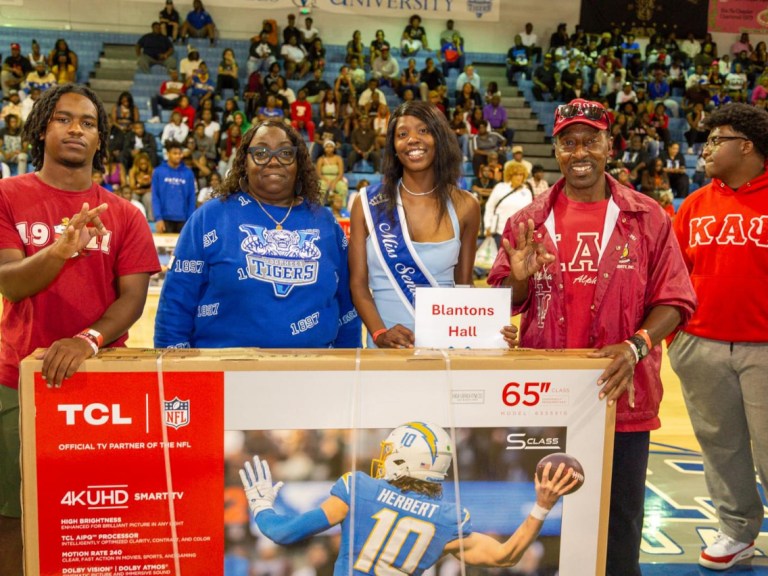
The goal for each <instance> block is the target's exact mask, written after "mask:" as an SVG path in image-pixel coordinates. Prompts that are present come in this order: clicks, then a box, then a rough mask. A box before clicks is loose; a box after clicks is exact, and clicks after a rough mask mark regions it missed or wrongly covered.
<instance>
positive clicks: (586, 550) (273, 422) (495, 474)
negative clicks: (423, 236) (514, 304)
mask: <svg viewBox="0 0 768 576" xmlns="http://www.w3.org/2000/svg"><path fill="white" fill-rule="evenodd" d="M607 362H608V361H607V360H604V359H591V358H588V357H587V356H586V351H564V352H553V353H541V352H532V351H499V352H491V351H471V350H462V351H450V352H449V351H433V350H416V351H414V350H403V351H390V350H387V351H380V350H370V351H369V350H357V351H355V350H351V351H341V350H329V351H321V352H318V351H315V350H242V349H230V350H219V351H213V350H206V351H200V350H168V351H160V350H130V349H122V350H117V349H115V350H106V351H103V352H101V353H100V354H99V357H98V358H96V359H92V360H88V361H87V362H86V363H85V365H84V367H83V369H81V371H80V372H78V373H77V374H76V375H75V376H74V377H72V378H70V379H68V380H67V381H65V383H64V385H63V386H62V387H61V388H59V389H50V388H48V387H47V386H46V383H45V382H44V381H43V380H42V378H41V375H40V369H41V366H42V363H41V361H38V360H33V359H31V358H30V359H27V360H25V361H24V362H23V363H22V384H21V402H22V406H21V409H22V437H23V439H24V441H23V446H22V461H23V492H24V493H23V503H24V535H25V561H26V566H25V567H26V571H27V573H29V574H36V575H40V576H54V575H56V576H62V575H64V574H84V575H87V574H104V575H108V576H161V575H173V576H181V575H184V576H241V575H248V574H252V573H261V572H263V571H264V570H267V569H270V570H276V571H278V572H279V573H282V571H283V570H288V567H291V570H290V571H289V572H286V573H291V572H293V571H295V570H298V569H300V568H301V567H306V568H309V567H313V568H315V569H316V570H317V571H318V572H321V571H326V570H327V571H328V573H330V572H331V571H333V563H334V562H336V561H337V560H338V561H339V562H343V561H344V560H345V557H344V556H343V555H342V554H341V553H340V551H339V550H340V539H339V536H340V534H347V535H348V534H349V533H350V531H351V533H352V534H354V533H355V532H356V531H357V532H358V533H359V534H362V536H360V535H358V536H355V537H354V538H356V539H359V538H363V537H366V536H367V535H368V532H370V536H371V537H370V538H369V539H367V540H365V547H364V553H363V552H361V556H360V557H359V558H350V559H349V561H352V562H354V566H355V573H357V574H380V573H382V571H384V572H386V571H387V570H399V571H400V572H398V573H402V574H408V573H413V571H414V570H415V568H414V567H415V566H416V562H417V561H418V562H428V561H427V560H422V559H421V556H420V554H422V553H423V546H426V544H428V543H429V542H430V541H431V539H432V538H433V536H434V534H435V533H434V530H435V528H433V525H434V526H437V520H435V519H434V518H433V514H435V511H436V510H439V509H440V508H441V507H442V506H455V509H456V510H462V511H464V513H466V515H467V516H466V518H468V519H471V522H469V523H467V524H460V522H459V518H457V517H456V516H454V520H453V522H455V524H454V528H453V529H454V530H458V528H457V527H458V526H459V525H461V526H462V529H466V530H468V531H471V532H472V533H479V534H487V535H490V536H491V537H492V538H494V539H495V540H497V541H504V540H506V539H507V538H509V537H510V536H511V535H512V534H513V533H515V531H516V530H517V529H518V527H519V526H520V525H521V524H523V522H524V521H525V519H526V518H527V516H528V514H529V513H530V512H531V510H532V508H533V505H534V504H535V503H536V489H535V484H534V475H535V474H539V475H541V474H542V468H543V464H542V460H543V459H545V458H546V460H544V461H545V462H546V461H549V460H553V461H555V462H560V461H567V462H569V463H571V464H570V466H573V467H574V470H575V471H576V476H575V477H576V478H577V479H578V480H579V483H578V484H577V488H578V489H576V490H575V491H574V492H573V493H571V494H568V495H565V496H563V497H561V498H560V499H559V500H558V502H557V504H556V505H555V506H554V508H553V509H552V511H551V512H550V514H549V516H548V517H547V519H546V521H545V522H544V524H543V528H542V530H541V532H540V533H539V535H538V537H537V539H536V541H534V542H533V543H532V544H531V545H530V546H529V547H528V549H527V550H526V552H525V554H524V555H523V557H522V558H521V559H520V565H521V566H522V565H523V564H525V565H526V566H534V565H535V566H538V567H539V568H540V569H541V570H542V571H543V573H555V572H558V571H559V574H560V575H561V576H584V575H587V574H589V575H591V574H595V575H600V574H603V573H604V570H605V543H606V536H607V521H608V520H607V517H608V502H609V494H610V465H611V455H612V450H613V418H614V412H613V410H612V409H610V410H609V409H608V408H607V406H606V404H605V402H601V401H599V400H598V397H597V392H598V388H597V386H596V384H595V383H596V380H597V378H598V376H599V375H600V374H601V373H602V370H603V369H604V367H605V366H606V365H607ZM409 423H410V424H409ZM406 424H407V429H408V430H409V431H410V430H412V431H413V433H411V432H408V433H407V434H406V436H405V438H404V439H403V441H404V442H405V444H407V445H410V444H411V443H412V442H414V439H415V438H416V437H417V436H420V437H421V438H422V440H425V441H426V442H427V443H428V444H429V445H430V446H438V447H440V448H439V451H440V453H441V454H443V456H441V458H443V460H442V464H443V465H444V467H445V469H446V470H447V476H446V478H445V480H444V481H443V482H442V483H441V486H442V496H438V497H434V499H429V498H426V497H421V500H419V499H418V498H417V497H416V496H413V497H411V496H409V495H408V494H411V493H406V495H405V496H398V495H397V493H396V489H395V488H394V487H393V486H394V484H392V485H390V484H389V482H388V481H387V480H375V479H374V477H372V476H369V474H371V473H372V466H371V463H372V461H373V460H375V459H378V458H379V457H380V454H382V452H381V448H382V446H384V447H386V444H382V441H384V440H386V439H387V438H388V436H389V435H390V432H392V431H393V430H395V431H397V430H402V429H403V425H406ZM393 434H394V433H393ZM446 439H447V440H446ZM444 440H445V441H444ZM446 443H447V447H446ZM430 449H431V448H430ZM437 450H438V449H437V448H436V451H437ZM446 454H447V456H446ZM256 455H258V456H259V457H260V458H261V460H262V461H264V462H267V463H268V464H269V466H270V468H271V471H272V477H273V481H274V482H275V483H276V482H284V483H285V487H284V488H283V489H282V490H281V491H280V492H279V495H278V497H277V500H276V501H275V504H274V507H275V510H276V512H277V513H278V514H287V515H291V516H293V515H298V514H303V513H305V512H309V511H311V510H313V509H315V508H317V507H318V506H319V505H320V503H322V502H323V501H324V500H326V499H328V497H329V496H330V494H331V493H332V491H333V494H336V493H337V492H338V490H339V489H340V487H345V486H346V487H349V486H351V496H350V498H352V500H351V502H350V507H351V508H350V510H357V513H356V514H357V515H355V516H352V517H351V518H353V519H352V520H350V518H347V520H345V521H344V522H343V523H342V524H340V525H337V526H333V527H331V529H329V530H327V531H325V532H322V533H318V534H316V535H315V536H312V537H310V538H307V539H304V540H302V541H299V542H297V543H296V544H292V545H291V546H281V545H279V544H276V543H274V542H272V541H271V540H269V539H268V538H267V537H266V536H264V535H263V534H262V533H261V532H260V531H259V529H258V527H257V526H256V524H255V522H254V521H253V517H252V514H251V513H250V510H249V509H248V502H247V498H246V495H245V492H244V490H243V487H242V483H241V480H240V476H239V470H240V469H241V468H242V467H243V465H244V463H245V462H250V461H251V460H252V459H253V457H254V456H256ZM433 462H434V460H433ZM374 468H375V467H374ZM370 484H373V485H375V486H378V487H379V488H378V493H377V495H376V496H374V497H372V498H371V499H360V500H357V499H356V498H357V496H356V495H357V490H358V489H359V490H361V491H362V490H363V487H364V486H365V485H370ZM356 486H357V488H356ZM362 494H363V493H362V492H361V496H360V498H363V496H362ZM425 498H426V499H425ZM430 498H433V497H430ZM349 514H350V515H351V514H353V512H351V511H350V512H349ZM448 517H449V518H450V516H448ZM358 518H359V519H358ZM435 518H436V516H435ZM366 519H367V520H366ZM441 529H442V530H445V529H446V527H445V525H444V524H443V525H442V528H441ZM402 530H405V531H404V532H403V531H402ZM449 531H450V527H449ZM457 533H458V534H459V536H458V537H456V538H457V539H456V540H452V541H453V542H459V541H462V539H464V541H466V542H467V545H468V544H469V543H470V542H471V540H468V539H467V538H471V536H472V535H471V534H465V535H464V536H461V534H462V532H461V531H460V530H459V531H458V532H457ZM408 534H410V536H409V535H408ZM374 535H375V536H376V537H375V538H374ZM434 537H435V538H437V536H434ZM448 540H449V541H451V538H449V539H448ZM355 541H357V540H355ZM374 548H375V549H374ZM446 549H448V547H447V546H446ZM441 550H442V545H441V547H440V548H438V553H439V552H441ZM438 556H439V558H436V559H435V560H434V561H432V560H430V561H429V562H430V563H431V564H434V565H435V566H436V571H435V574H436V575H437V576H447V575H452V574H455V573H457V571H459V570H461V569H462V568H461V566H460V562H461V561H462V559H464V560H465V561H466V563H467V565H468V566H469V565H470V564H472V562H471V560H472V556H471V555H470V554H469V552H467V551H462V550H461V548H457V549H456V551H455V552H453V555H446V554H444V553H439V554H438ZM269 567H271V568H269ZM426 567H427V566H426V565H422V564H419V569H423V568H426ZM276 573H277V572H276ZM323 573H325V572H323ZM348 573H351V571H349V572H347V571H342V572H341V574H343V575H344V576H347V574H348ZM337 574H339V572H337Z"/></svg>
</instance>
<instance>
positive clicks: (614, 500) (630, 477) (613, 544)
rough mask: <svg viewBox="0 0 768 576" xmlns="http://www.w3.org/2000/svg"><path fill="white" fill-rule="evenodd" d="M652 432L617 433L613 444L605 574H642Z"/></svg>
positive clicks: (618, 575)
mask: <svg viewBox="0 0 768 576" xmlns="http://www.w3.org/2000/svg"><path fill="white" fill-rule="evenodd" d="M650 439H651V434H650V432H617V433H616V435H615V436H614V445H613V475H612V478H611V512H610V517H609V519H608V562H607V568H606V572H605V573H606V576H641V572H640V541H641V538H642V532H643V506H644V504H645V474H646V470H647V468H648V448H649V445H650Z"/></svg>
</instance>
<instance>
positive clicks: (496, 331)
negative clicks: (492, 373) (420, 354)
mask: <svg viewBox="0 0 768 576" xmlns="http://www.w3.org/2000/svg"><path fill="white" fill-rule="evenodd" d="M511 309H512V289H511V288H469V287H467V288H429V287H424V288H416V346H421V347H425V348H506V347H507V344H506V342H504V338H503V337H502V335H501V332H500V331H501V329H502V328H503V327H504V326H506V325H508V324H510V323H511V322H510V315H511Z"/></svg>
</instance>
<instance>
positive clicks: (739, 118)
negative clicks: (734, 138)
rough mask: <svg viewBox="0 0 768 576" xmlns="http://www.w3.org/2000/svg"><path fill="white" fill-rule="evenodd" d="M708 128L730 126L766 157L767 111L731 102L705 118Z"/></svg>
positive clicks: (767, 141) (767, 149)
mask: <svg viewBox="0 0 768 576" xmlns="http://www.w3.org/2000/svg"><path fill="white" fill-rule="evenodd" d="M704 123H705V125H706V128H707V129H708V130H714V129H715V128H717V127H718V126H730V127H731V128H733V129H734V130H736V132H740V133H741V134H744V136H746V137H747V138H748V139H749V141H750V142H752V144H754V145H755V148H756V149H757V151H758V153H759V154H760V155H761V156H762V157H763V159H765V158H768V112H766V111H765V110H763V109H761V108H757V107H756V106H750V105H749V104H741V103H737V102H732V103H730V104H728V105H727V106H722V107H720V108H718V109H717V110H715V111H714V112H712V114H710V115H709V116H708V117H706V118H705V120H704Z"/></svg>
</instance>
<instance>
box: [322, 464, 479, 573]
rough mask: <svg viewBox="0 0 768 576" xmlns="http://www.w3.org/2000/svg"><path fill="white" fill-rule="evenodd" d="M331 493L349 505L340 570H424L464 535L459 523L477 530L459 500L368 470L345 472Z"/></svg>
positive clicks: (338, 563)
mask: <svg viewBox="0 0 768 576" xmlns="http://www.w3.org/2000/svg"><path fill="white" fill-rule="evenodd" d="M331 494H333V495H334V496H336V497H338V498H341V499H342V500H343V501H344V502H345V503H346V504H347V505H348V506H349V514H348V515H347V517H346V518H345V519H344V521H343V522H342V524H341V549H340V550H339V557H338V558H337V559H336V566H335V570H334V575H335V576H350V574H354V575H363V574H375V575H377V576H400V575H403V574H415V575H418V574H421V573H422V572H424V570H426V569H427V568H429V567H430V566H432V565H433V564H434V563H435V562H437V561H438V559H439V558H440V556H442V554H443V548H445V545H446V544H448V543H449V542H452V541H453V540H456V539H458V538H459V527H461V533H462V536H468V535H469V534H470V533H471V532H472V526H471V523H470V521H469V512H467V510H461V512H459V510H458V507H457V506H456V503H455V502H453V501H451V500H447V499H443V498H437V499H436V498H430V497H429V496H425V495H423V494H419V493H416V492H403V491H402V490H399V489H398V488H395V487H394V486H393V485H392V484H390V483H389V482H387V481H386V480H376V479H373V478H371V477H370V476H368V475H367V474H365V473H363V472H355V473H354V476H353V474H352V473H347V474H345V475H344V476H342V477H341V478H339V479H338V480H337V481H336V483H335V484H334V485H333V488H332V489H331ZM350 564H352V570H350V568H349V566H350Z"/></svg>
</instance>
